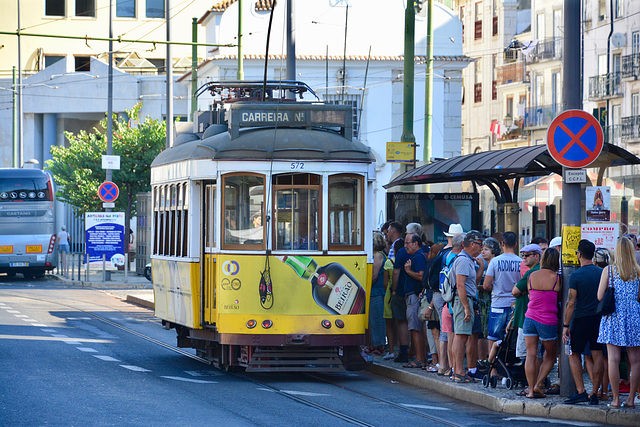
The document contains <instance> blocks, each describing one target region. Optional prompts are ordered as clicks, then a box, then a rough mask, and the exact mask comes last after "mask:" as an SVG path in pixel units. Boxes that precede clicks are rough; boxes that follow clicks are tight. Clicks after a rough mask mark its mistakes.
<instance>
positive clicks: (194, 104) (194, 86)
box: [191, 18, 198, 122]
mask: <svg viewBox="0 0 640 427" xmlns="http://www.w3.org/2000/svg"><path fill="white" fill-rule="evenodd" d="M191 41H192V42H193V43H197V42H198V18H192V20H191ZM197 91H198V46H197V45H195V44H194V45H193V46H191V117H192V120H193V121H194V122H195V121H196V112H197V111H198V98H196V92H197Z"/></svg>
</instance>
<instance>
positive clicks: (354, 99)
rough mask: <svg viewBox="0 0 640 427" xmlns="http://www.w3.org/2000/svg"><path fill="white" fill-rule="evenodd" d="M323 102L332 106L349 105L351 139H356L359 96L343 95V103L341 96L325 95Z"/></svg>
mask: <svg viewBox="0 0 640 427" xmlns="http://www.w3.org/2000/svg"><path fill="white" fill-rule="evenodd" d="M325 101H326V102H327V103H329V104H334V105H351V116H352V117H351V120H352V126H353V137H354V138H357V137H358V134H359V132H358V131H359V121H358V116H359V112H360V95H348V94H345V95H344V101H342V95H341V94H335V95H332V94H327V95H325Z"/></svg>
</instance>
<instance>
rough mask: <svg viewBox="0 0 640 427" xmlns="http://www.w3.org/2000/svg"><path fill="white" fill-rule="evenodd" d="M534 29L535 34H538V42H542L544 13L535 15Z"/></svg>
mask: <svg viewBox="0 0 640 427" xmlns="http://www.w3.org/2000/svg"><path fill="white" fill-rule="evenodd" d="M536 31H537V33H536V34H537V35H538V42H542V41H543V40H544V39H545V28H544V13H539V14H537V15H536Z"/></svg>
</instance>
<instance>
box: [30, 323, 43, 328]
mask: <svg viewBox="0 0 640 427" xmlns="http://www.w3.org/2000/svg"><path fill="white" fill-rule="evenodd" d="M31 326H38V327H45V328H46V327H47V325H45V324H44V323H32V324H31Z"/></svg>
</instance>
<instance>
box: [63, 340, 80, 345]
mask: <svg viewBox="0 0 640 427" xmlns="http://www.w3.org/2000/svg"><path fill="white" fill-rule="evenodd" d="M63 342H64V343H65V344H69V345H80V341H63Z"/></svg>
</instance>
